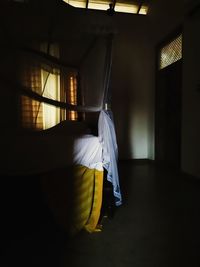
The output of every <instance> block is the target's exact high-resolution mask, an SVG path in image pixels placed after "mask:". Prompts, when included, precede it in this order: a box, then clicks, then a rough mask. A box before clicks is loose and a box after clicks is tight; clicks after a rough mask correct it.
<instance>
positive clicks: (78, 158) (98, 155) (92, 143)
mask: <svg viewBox="0 0 200 267" xmlns="http://www.w3.org/2000/svg"><path fill="white" fill-rule="evenodd" d="M73 161H74V163H75V164H80V165H83V166H86V167H88V168H90V169H97V170H99V171H103V162H102V145H101V143H100V142H99V138H98V137H97V136H94V135H89V134H88V135H82V136H80V137H79V138H77V139H76V140H75V142H74V149H73Z"/></svg>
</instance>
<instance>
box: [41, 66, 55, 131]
mask: <svg viewBox="0 0 200 267" xmlns="http://www.w3.org/2000/svg"><path fill="white" fill-rule="evenodd" d="M41 80H42V88H44V93H43V96H44V97H48V98H50V99H54V100H58V101H59V100H60V75H59V74H53V73H48V72H47V71H45V70H41ZM42 110H43V129H48V128H50V127H53V126H55V125H56V124H58V123H59V122H60V109H59V108H57V107H54V106H52V105H48V104H46V103H42Z"/></svg>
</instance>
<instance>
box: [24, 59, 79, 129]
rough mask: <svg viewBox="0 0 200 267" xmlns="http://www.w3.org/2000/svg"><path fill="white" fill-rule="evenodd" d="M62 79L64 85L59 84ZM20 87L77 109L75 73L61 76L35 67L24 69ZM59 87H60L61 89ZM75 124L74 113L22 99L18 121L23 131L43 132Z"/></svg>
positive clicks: (57, 72)
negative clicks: (62, 123) (60, 123)
mask: <svg viewBox="0 0 200 267" xmlns="http://www.w3.org/2000/svg"><path fill="white" fill-rule="evenodd" d="M63 77H65V82H64V83H63V84H62V83H61V81H62V79H63ZM23 85H24V86H25V87H27V88H30V89H31V90H32V91H34V92H36V93H38V94H39V95H42V96H44V97H47V98H49V99H52V100H57V101H61V102H67V103H69V104H72V105H77V78H76V72H75V71H68V72H67V73H66V72H60V71H59V70H57V69H53V70H52V71H50V68H49V70H47V68H41V67H40V66H39V65H37V64H32V65H28V66H27V67H26V68H24V73H23ZM61 85H62V86H61ZM65 119H68V120H77V119H78V113H77V112H76V111H66V110H65V109H61V108H59V107H56V106H53V105H50V104H47V103H43V102H39V101H36V100H34V99H31V98H30V97H28V96H21V121H22V126H23V128H29V129H35V130H43V129H48V128H50V127H53V126H55V125H56V124H58V123H59V122H61V121H62V120H65Z"/></svg>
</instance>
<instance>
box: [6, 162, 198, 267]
mask: <svg viewBox="0 0 200 267" xmlns="http://www.w3.org/2000/svg"><path fill="white" fill-rule="evenodd" d="M119 170H120V179H121V187H122V192H123V199H124V204H123V206H121V207H120V208H119V209H118V210H117V211H116V214H115V217H114V219H112V220H105V221H104V224H103V231H102V232H101V233H94V234H87V233H81V234H80V235H78V236H77V237H76V238H73V239H72V240H69V239H68V238H67V236H66V235H65V233H64V232H63V231H62V230H60V229H59V227H58V226H56V225H55V224H54V223H53V218H52V217H51V215H49V214H48V212H47V213H46V214H43V215H42V216H41V224H38V223H37V227H35V229H31V230H30V229H29V232H27V233H26V234H24V235H23V237H21V238H20V237H19V236H18V237H15V238H11V237H10V236H9V239H7V241H6V242H4V249H3V251H4V257H3V260H4V261H3V262H4V264H3V265H2V266H17V265H19V266H20V265H21V266H22V265H25V266H56V267H59V266H70V267H73V266H74V267H79V266H80V267H82V266H83V267H84V266H87V267H94V266H95V267H100V266H102V267H129V266H134V267H185V266H187V267H197V266H198V267H199V266H200V183H199V182H197V181H195V180H193V179H192V178H191V180H190V179H188V178H185V177H183V176H182V175H180V174H179V173H177V172H174V171H172V170H169V169H165V168H158V167H155V166H154V165H153V164H148V163H133V162H121V163H120V165H119ZM44 209H45V208H44ZM13 223H14V222H13ZM33 225H34V224H33ZM5 240H6V239H5ZM11 240H12V241H11Z"/></svg>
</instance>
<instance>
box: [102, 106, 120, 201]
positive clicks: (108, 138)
mask: <svg viewBox="0 0 200 267" xmlns="http://www.w3.org/2000/svg"><path fill="white" fill-rule="evenodd" d="M98 133H99V141H100V143H101V144H102V148H103V166H104V168H105V169H106V170H107V172H108V174H107V180H108V181H110V182H111V183H112V185H113V194H114V196H115V205H116V206H119V205H121V204H122V197H121V190H120V185H119V175H118V168H117V159H118V148H117V140H116V134H115V127H114V123H113V120H112V113H111V111H105V110H102V111H101V112H100V115H99V121H98Z"/></svg>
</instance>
